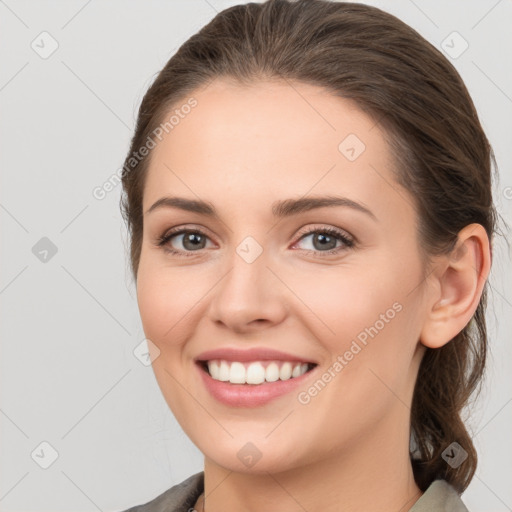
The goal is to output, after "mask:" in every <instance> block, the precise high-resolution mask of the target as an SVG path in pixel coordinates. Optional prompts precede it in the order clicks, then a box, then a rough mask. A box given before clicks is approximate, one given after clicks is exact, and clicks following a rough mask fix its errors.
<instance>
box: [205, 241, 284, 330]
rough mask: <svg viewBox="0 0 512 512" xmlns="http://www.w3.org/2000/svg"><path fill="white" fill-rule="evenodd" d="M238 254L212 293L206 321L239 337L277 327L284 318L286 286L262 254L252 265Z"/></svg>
mask: <svg viewBox="0 0 512 512" xmlns="http://www.w3.org/2000/svg"><path fill="white" fill-rule="evenodd" d="M240 254H243V253H240ZM240 254H239V253H237V252H236V251H234V253H233V255H232V257H231V259H230V261H229V269H228V270H227V272H225V273H224V274H223V276H222V277H221V279H220V281H219V282H218V283H217V284H216V285H215V286H214V288H213V289H212V291H211V293H212V296H211V300H210V304H209V309H208V312H207V315H208V317H209V318H210V320H212V321H213V322H214V323H216V324H217V325H218V326H220V327H223V328H225V329H227V330H231V331H233V332H236V333H239V334H241V333H246V332H251V331H259V330H263V329H267V328H269V327H271V326H274V325H277V324H279V323H280V322H282V321H283V319H284V318H285V316H286V314H287V302H286V301H287V296H286V290H287V288H286V286H285V285H284V284H283V283H282V281H281V280H280V279H279V278H278V277H277V276H276V272H275V270H272V268H270V267H271V266H272V263H271V262H270V261H268V258H267V254H266V252H265V251H263V252H262V253H261V254H260V255H259V256H258V257H257V258H256V259H255V260H254V261H251V260H250V259H247V258H246V257H245V255H244V256H240Z"/></svg>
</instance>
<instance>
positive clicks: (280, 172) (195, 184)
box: [143, 80, 399, 211]
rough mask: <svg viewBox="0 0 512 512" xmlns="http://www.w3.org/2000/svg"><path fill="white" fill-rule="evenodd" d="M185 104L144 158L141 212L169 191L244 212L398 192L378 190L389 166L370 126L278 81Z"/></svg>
mask: <svg viewBox="0 0 512 512" xmlns="http://www.w3.org/2000/svg"><path fill="white" fill-rule="evenodd" d="M191 97H192V98H193V99H194V100H195V106H194V107H192V108H190V109H183V111H184V112H185V110H186V112H188V113H186V114H185V113H182V115H181V116H179V122H178V123H177V124H175V125H174V127H173V128H172V130H169V133H167V134H165V135H164V137H163V139H162V141H161V142H158V144H157V146H156V147H155V148H154V149H153V154H152V159H151V165H150V168H149V173H148V176H147V180H146V184H145V191H144V204H143V209H144V211H146V210H147V208H148V207H149V206H150V205H151V204H153V202H154V201H156V200H157V199H159V197H161V196H162V195H163V194H165V193H171V192H172V193H173V194H176V195H182V196H183V195H186V196H189V197H194V195H195V196H199V197H201V198H202V199H207V200H211V201H212V202H214V203H216V202H217V201H216V198H215V196H219V197H222V199H223V200H224V202H226V201H227V200H228V197H227V196H228V195H229V194H230V193H232V195H233V196H236V201H238V203H239V204H240V203H244V201H245V204H247V205H250V204H261V201H265V202H267V199H268V203H270V202H272V200H275V199H281V198H284V197H286V198H287V197H291V196H303V195H305V194H307V193H308V192H315V193H317V192H318V193H320V192H326V191H327V192H333V191H334V190H335V189H336V190H337V191H338V192H340V193H345V194H344V195H349V192H350V193H352V196H353V198H354V199H360V200H361V201H363V202H368V201H370V202H375V201H376V200H377V196H380V199H379V200H380V202H381V203H383V204H384V203H386V202H388V203H389V201H390V200H391V199H392V198H391V196H394V197H393V199H397V198H398V197H399V196H398V197H397V192H396V190H393V187H398V184H396V185H393V186H391V187H390V186H389V185H388V186H387V188H388V189H389V190H385V189H386V184H385V183H386V181H387V182H388V183H389V182H393V179H394V178H393V176H392V167H393V165H394V163H393V159H392V157H391V155H390V153H389V148H388V146H387V143H386V142H385V140H384V137H383V135H382V132H381V131H380V129H379V126H378V125H377V124H376V122H375V120H374V119H373V118H371V117H369V116H368V115H366V114H365V113H363V112H362V111H361V110H360V109H359V108H358V107H357V105H356V104H355V103H354V102H352V101H350V100H347V99H344V98H340V97H337V96H335V95H333V94H332V93H331V92H329V91H327V90H325V89H324V88H321V87H318V86H314V85H310V84H304V83H297V82H285V81H280V82H275V81H274V82H260V83H257V84H256V83H255V84H253V85H251V86H241V85H238V84H236V83H233V82H231V81H227V80H216V81H214V82H212V83H211V84H210V85H208V86H207V87H206V88H202V89H199V90H197V91H196V92H194V93H193V94H191ZM187 100H189V98H185V99H184V100H182V102H181V103H180V104H177V105H175V106H174V107H173V109H172V111H173V112H174V111H175V110H176V109H178V111H179V110H180V105H185V104H186V102H187ZM167 117H168V116H167ZM167 117H166V118H167Z"/></svg>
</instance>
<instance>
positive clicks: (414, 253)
mask: <svg viewBox="0 0 512 512" xmlns="http://www.w3.org/2000/svg"><path fill="white" fill-rule="evenodd" d="M193 96H194V98H195V99H196V100H197V102H198V103H197V106H196V107H195V108H194V109H193V110H192V111H191V112H190V114H188V115H187V116H185V117H184V119H181V120H180V122H179V124H178V125H177V126H175V127H174V129H173V130H172V131H170V132H169V134H168V135H166V136H165V137H164V138H163V140H162V141H161V142H160V143H159V144H158V145H157V146H156V148H155V149H154V150H153V154H152V160H151V165H150V168H149V174H148V177H147V181H146V186H145V190H144V198H143V211H144V212H146V211H147V210H148V208H149V207H150V206H151V205H152V204H153V203H154V202H155V201H156V200H158V199H160V198H161V197H162V196H165V195H175V196H182V197H186V198H190V199H202V200H205V201H208V202H210V203H211V204H213V205H214V206H215V208H216V209H217V210H218V212H219V215H220V220H216V219H211V218H208V217H205V216H203V215H200V214H197V213H191V212H185V211H181V210H179V209H174V208H161V209H156V210H154V211H152V212H150V213H148V214H145V216H144V238H143V244H142V252H141V259H140V266H139V271H138V275H137V300H138V305H139V309H140V314H141V319H142V323H143V327H144V331H145V334H146V337H147V338H148V339H149V340H151V342H152V343H153V344H154V347H153V349H152V350H153V353H154V355H155V356H156V355H158V357H156V358H155V359H154V361H153V369H154V372H155V375H156V378H157V381H158V383H159V386H160V388H161V390H162V393H163V396H164V397H165V400H166V401H167V403H168V405H169V407H170V408H171V410H172V412H173V414H174V415H175V416H176V418H177V420H178V422H179V423H180V425H181V426H182V428H183V430H184V431H185V432H186V434H187V435H188V436H189V437H190V439H191V440H192V442H193V443H194V444H195V445H196V446H197V447H198V448H199V449H200V450H201V452H202V453H203V454H204V456H205V491H206V506H205V510H207V511H208V512H218V511H221V510H222V511H224V512H231V511H235V510H236V511H239V510H246V511H261V510H266V511H269V512H273V511H278V510H279V511H280V512H291V511H297V510H307V511H309V512H313V511H323V512H325V511H329V512H331V511H339V510H341V509H343V510H344V511H356V510H357V511H360V510H366V511H382V512H384V511H394V512H396V511H398V510H400V511H407V510H409V509H410V508H411V507H412V505H413V504H414V503H415V502H416V501H417V500H418V498H419V497H420V496H421V491H420V490H419V489H418V487H417V486H416V484H415V482H414V478H413V474H412V468H411V465H410V460H409V435H410V426H409V421H410V404H411V400H412V395H413V388H414V383H415V379H416V375H417V372H418V368H419V364H420V362H421V357H422V355H423V353H424V351H425V347H426V346H429V347H432V348H437V347H440V346H442V345H444V344H445V343H447V342H449V341H450V339H451V338H452V337H453V336H454V335H455V334H457V333H458V332H460V330H462V328H463V327H464V326H465V325H466V324H467V323H468V322H469V321H470V319H471V316H472V315H473V313H474V311H475V309H476V307H477V305H478V300H479V298H480V295H481V292H482V287H483V285H484V282H485V279H486V278H487V275H488V272H489V266H490V254H489V241H488V239H487V236H486V234H485V230H484V229H483V227H482V226H480V225H478V224H472V225H470V226H467V227H466V228H464V230H462V231H461V233H460V234H459V240H460V246H461V249H460V250H459V251H458V252H457V253H456V254H455V256H454V257H452V258H449V257H448V256H443V257H438V258H437V259H436V260H434V266H433V267H432V272H431V273H430V274H429V275H428V278H427V279H424V278H423V275H424V274H423V272H424V269H423V267H422V263H421V261H422V260H421V258H420V246H419V242H418V239H417V234H416V226H417V217H416V213H415V210H414V206H413V205H414V199H413V198H412V197H411V196H410V195H409V194H408V192H407V191H405V190H404V189H403V188H401V187H400V185H399V184H397V183H396V181H395V180H394V177H393V172H392V169H393V166H394V162H393V159H392V157H391V155H390V153H389V150H388V147H387V145H386V142H385V141H384V138H383V134H382V132H381V131H380V127H379V125H378V124H376V123H375V121H374V120H373V119H371V118H370V117H368V116H367V115H366V114H364V113H363V112H362V111H361V110H359V109H358V108H357V106H356V105H355V104H353V103H352V102H350V101H348V100H345V99H340V98H337V97H335V96H333V95H331V94H330V93H329V92H327V91H325V90H323V89H321V88H318V87H316V86H312V85H307V84H299V83H293V84H292V83H286V82H258V83H255V84H254V85H252V86H250V87H242V86H240V85H235V84H233V83H231V82H228V81H226V80H216V81H215V82H213V83H212V84H210V85H209V86H208V87H207V88H203V89H200V90H198V91H196V92H195V93H194V94H193ZM349 134H355V135H356V136H357V137H358V138H359V139H360V140H361V141H363V143H364V144H365V150H364V151H363V152H362V153H361V154H360V155H359V156H358V158H356V159H355V160H354V161H350V160H349V159H347V158H346V156H345V155H344V154H343V153H342V152H340V150H339V149H338V146H339V144H340V142H342V141H343V140H344V139H345V137H347V135H349ZM313 195H314V196H317V195H318V196H324V195H340V196H344V197H347V198H350V199H352V200H354V201H357V202H359V203H361V204H363V205H365V206H366V207H367V208H368V209H370V210H371V211H372V212H373V214H374V215H375V217H376V220H374V219H372V218H371V217H370V216H368V215H365V214H364V213H362V212H358V211H356V210H353V209H351V208H348V207H339V206H337V207H324V208H321V209H316V210H312V211H309V212H304V213H300V214H298V215H295V216H292V217H290V218H284V219H277V218H274V217H273V216H272V212H271V205H272V203H273V202H274V201H277V200H282V199H289V198H293V199H298V198H301V197H303V196H307V197H309V196H313ZM178 226H183V227H186V228H188V229H194V228H195V229H200V230H201V231H203V232H204V233H205V235H206V241H205V244H203V246H204V248H201V247H203V246H200V249H199V250H198V251H196V252H194V249H193V248H192V249H191V248H190V247H192V246H191V245H184V237H183V235H177V236H175V237H174V238H173V239H172V241H169V242H168V244H167V245H168V246H172V248H174V249H176V250H180V251H182V252H183V253H185V252H187V251H188V254H190V253H193V254H192V256H191V257H186V256H182V257H180V256H177V255H173V254H170V253H167V252H165V250H164V249H163V248H162V247H158V246H157V239H158V237H160V236H162V235H164V234H165V233H166V232H168V231H169V230H170V229H171V228H173V227H178ZM328 227H334V228H339V229H340V230H342V231H344V232H346V233H347V234H348V235H349V236H351V237H353V238H355V239H356V244H355V246H354V247H346V246H345V245H344V243H343V242H342V241H341V240H340V241H338V242H336V247H339V248H340V250H339V252H338V253H337V254H335V255H333V254H331V255H325V251H326V249H323V248H322V247H323V246H322V245H321V244H320V243H316V244H315V241H314V240H315V234H310V235H307V236H305V237H303V238H302V239H301V233H302V232H303V231H304V230H303V228H311V229H313V228H318V230H317V232H318V231H319V232H320V233H321V232H322V231H321V230H322V229H323V228H324V229H325V228H328ZM247 236H251V237H253V238H254V239H255V240H256V241H257V243H258V244H259V245H260V246H261V248H262V249H263V252H262V253H261V255H260V256H259V257H258V258H256V260H255V261H254V262H252V263H247V261H245V260H244V259H243V258H241V257H240V256H239V254H237V252H236V249H237V247H238V246H239V244H240V243H241V242H242V241H243V240H244V239H245V237H247ZM335 240H336V239H335ZM332 247H334V244H333V245H329V247H328V248H332ZM328 248H327V249H328ZM397 303H398V304H399V305H400V306H401V310H400V311H399V312H396V314H395V315H394V317H393V318H392V319H391V320H389V321H388V322H385V324H384V327H383V328H381V329H379V331H378V334H376V335H374V337H373V338H370V337H369V338H368V342H367V345H366V346H363V347H364V348H363V349H362V350H360V351H359V352H358V353H357V354H356V355H354V357H353V359H352V360H351V361H349V362H348V364H346V366H344V368H343V369H342V370H341V371H338V372H337V373H336V376H335V377H334V378H332V380H331V381H330V382H329V383H328V384H327V385H326V386H325V387H324V388H323V389H322V390H321V391H320V392H319V393H318V394H317V395H316V396H314V397H312V398H311V400H310V402H309V403H307V404H302V403H300V402H299V401H298V400H297V393H298V392H299V391H307V390H308V388H309V387H311V386H312V384H314V382H315V381H316V380H317V379H318V378H320V377H321V374H322V373H324V372H325V371H327V369H328V368H329V367H332V364H333V363H334V361H335V360H336V358H337V357H338V356H339V355H343V354H344V353H345V352H346V351H347V350H349V348H350V346H351V343H352V342H353V340H354V339H356V337H357V335H358V334H360V333H361V332H362V331H364V330H365V328H369V327H370V326H374V325H376V321H377V320H379V319H380V318H381V316H380V315H381V314H385V312H386V311H387V310H389V309H390V308H391V309H392V306H393V304H397ZM379 325H380V324H379ZM360 345H361V344H360ZM155 347H157V348H158V351H159V352H158V351H157V350H156V348H155ZM219 347H233V348H242V349H245V348H250V347H272V348H276V349H278V350H282V351H285V352H289V353H292V354H296V355H299V356H302V357H304V358H306V359H307V360H312V361H317V362H318V363H319V367H318V368H317V369H316V370H315V374H314V375H315V377H314V378H313V376H312V375H311V376H310V377H309V379H308V380H306V382H305V384H304V385H303V386H301V388H300V389H299V390H298V392H297V393H296V392H292V393H289V394H286V395H284V396H282V397H280V398H278V399H276V400H274V401H273V402H271V403H269V404H267V405H264V406H261V407H257V408H233V407H228V406H226V405H223V404H221V403H219V402H217V401H216V400H215V399H214V398H213V397H211V396H210V394H209V393H208V391H207V389H206V388H205V387H204V385H203V382H202V380H201V378H200V374H199V372H198V370H197V368H196V365H195V363H194V358H195V357H197V356H198V355H199V354H200V353H201V352H203V351H205V350H209V349H212V348H219ZM150 349H151V346H150ZM247 442H251V443H253V444H254V445H255V446H256V447H257V449H258V450H259V452H261V458H260V459H259V461H258V462H257V463H256V464H255V465H253V466H251V467H247V466H245V465H244V464H243V463H242V462H241V461H240V459H239V458H238V456H237V453H238V452H239V451H240V450H241V449H242V447H243V446H244V445H245V444H246V443H247ZM201 506H202V503H201V502H200V500H199V501H198V503H197V504H196V508H197V509H198V510H201Z"/></svg>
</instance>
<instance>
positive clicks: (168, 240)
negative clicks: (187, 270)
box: [157, 228, 208, 257]
mask: <svg viewBox="0 0 512 512" xmlns="http://www.w3.org/2000/svg"><path fill="white" fill-rule="evenodd" d="M180 237H181V240H179V241H178V242H177V243H178V244H179V245H182V247H184V248H185V250H182V249H176V248H174V247H173V246H172V240H173V239H174V238H176V239H179V238H180ZM207 239H208V236H207V235H206V234H205V233H204V232H203V231H201V230H200V229H185V228H181V229H180V228H176V229H174V230H171V231H167V232H166V233H165V234H164V235H162V236H161V237H159V238H158V239H157V245H158V246H159V247H162V248H163V249H164V250H165V251H166V252H168V253H171V254H175V255H178V256H185V257H187V256H194V254H193V253H194V252H197V251H200V250H202V249H204V248H205V243H206V240H207Z"/></svg>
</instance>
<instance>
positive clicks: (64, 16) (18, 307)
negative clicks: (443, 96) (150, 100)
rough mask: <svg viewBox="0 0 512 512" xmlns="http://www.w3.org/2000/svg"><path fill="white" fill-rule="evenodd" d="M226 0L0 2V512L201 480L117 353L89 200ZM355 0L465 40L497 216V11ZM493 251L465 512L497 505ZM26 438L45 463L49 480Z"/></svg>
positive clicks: (504, 75)
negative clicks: (172, 69)
mask: <svg viewBox="0 0 512 512" xmlns="http://www.w3.org/2000/svg"><path fill="white" fill-rule="evenodd" d="M235 3H239V2H235V1H215V0H208V1H207V0H194V1H192V0H187V1H151V2H144V1H142V0H139V1H127V0H112V1H109V2H106V1H103V2H101V1H99V0H92V1H91V0H89V1H61V2H57V1H31V2H28V1H21V0H5V1H1V0H0V20H1V29H0V48H1V54H0V57H1V62H0V104H1V108H2V110H1V116H0V130H1V140H2V149H1V153H0V158H1V160H0V162H1V172H2V174H1V180H2V182H1V187H0V221H1V253H0V257H1V264H0V269H1V274H0V304H1V308H2V322H1V339H2V352H1V357H0V364H1V368H0V369H1V410H0V425H1V429H2V430H1V432H2V436H1V450H2V453H1V456H0V471H1V473H0V476H1V478H0V510H1V511H5V512H14V511H38V512H39V511H41V512H42V511H52V512H58V511H66V512H69V511H80V512H85V511H95V510H101V511H119V510H123V509H124V508H128V507H129V506H133V505H135V504H140V503H143V502H146V501H148V500H150V499H152V498H154V497H155V496H157V495H158V494H159V493H161V492H163V491H164V490H165V489H167V488H169V487H170V486H171V485H173V484H175V483H178V482H181V481H182V480H184V479H185V478H187V477H188V476H189V475H191V474H192V473H195V472H197V471H201V470H202V455H201V453H200V452H199V451H198V450H197V448H196V447H195V446H194V445H193V444H192V443H191V442H190V441H189V439H188V438H187V437H186V435H185V434H184V433H183V431H182V430H181V428H180V427H179V425H178V424H177V422H176V420H175V419H174V417H173V416H172V414H171V412H170V411H169V410H168V407H167V405H166V403H165V402H164V399H163V397H162V395H161V393H160V390H159V388H158V386H157V383H156V380H155V378H154V375H153V372H152V369H151V367H150V366H144V365H143V364H142V363H141V362H140V361H139V359H137V358H136V357H135V356H134V353H133V351H134V349H135V348H136V347H137V346H138V345H139V344H140V343H141V342H142V341H143V339H144V333H143V330H142V326H141V323H140V318H139V314H138V309H137V303H136V296H135V287H134V285H133V283H132V282H131V278H130V274H129V271H128V253H127V247H128V246H127V238H126V235H125V226H124V224H123V221H122V218H121V214H120V212H119V207H118V203H119V197H120V189H121V187H120V185H117V186H114V187H113V190H111V191H110V192H108V193H106V194H105V197H104V198H103V199H97V198H95V196H94V195H93V191H94V190H95V189H96V188H97V187H103V186H104V184H105V183H107V182H109V181H111V182H115V177H116V172H117V171H118V169H119V168H120V166H121V165H122V163H123V159H124V156H125V154H126V152H127V150H128V143H129V140H130V137H131V135H132V130H133V127H134V121H135V113H136V109H137V108H138V106H139V103H140V100H141V98H142V96H143V94H144V92H145V90H146V89H147V87H148V85H149V83H150V82H151V80H152V78H153V77H154V76H155V74H156V73H157V72H158V71H159V70H160V69H161V68H162V67H163V65H164V64H165V62H166V61H167V60H168V59H169V58H170V56H171V55H172V54H173V52H174V51H175V50H176V49H177V47H178V46H179V45H180V44H181V43H182V42H184V41H185V40H186V39H187V38H188V37H190V36H191V35H192V34H193V33H195V32H196V31H197V30H199V29H200V28H201V27H202V26H203V25H204V24H205V23H207V22H208V21H209V20H210V19H211V18H212V17H213V16H214V15H215V14H216V12H218V11H220V10H222V9H223V8H225V7H228V6H230V5H234V4H235ZM368 3H371V4H372V5H376V6H378V7H381V8H383V9H384V10H387V11H389V12H391V13H393V14H395V15H397V16H398V17H400V18H401V19H403V20H404V21H405V22H406V23H408V24H410V25H411V26H413V27H414V28H415V29H416V30H418V31H419V32H420V33H421V34H422V35H423V36H424V37H426V38H427V39H428V40H429V41H431V42H432V43H433V44H434V45H436V46H437V47H441V44H442V41H443V40H445V39H446V38H447V37H448V36H450V34H452V32H453V31H456V32H458V33H459V34H460V35H461V36H462V37H463V38H464V40H466V41H467V43H468V44H469V47H468V48H467V50H466V51H465V52H464V53H462V54H461V55H460V56H458V57H457V58H455V59H454V58H452V57H449V58H451V59H452V62H453V63H454V64H455V66H456V67H457V69H458V70H459V72H460V73H461V75H462V77H463V79H464V81H465V82H466V84H467V86H468V88H469V90H470V93H471V94H472V96H473V98H474V101H475V104H476V106H477V109H478V112H479V115H480V118H481V120H482V123H483V126H484V129H485V130H486V132H487V135H488V137H489V138H490V140H491V143H492V145H493V147H494V149H495V152H496V156H497V159H498V165H499V170H500V175H501V178H500V182H499V183H496V184H495V197H496V203H497V206H498V208H499V210H500V212H501V214H502V215H503V217H504V218H506V219H507V221H508V222H510V221H511V218H512V215H511V212H512V174H511V163H512V162H511V154H510V145H511V142H512V141H511V132H512V115H511V114H512V73H511V69H512V62H511V54H512V52H511V50H512V32H511V31H510V27H511V26H512V23H511V21H512V2H511V1H510V0H501V1H497V0H485V1H484V0H478V1H477V0H473V1H465V0H464V1H462V0H459V1H451V2H446V1H444V0H436V1H426V0H421V1H420V0H415V1H412V0H400V1H387V2H386V1H371V2H368ZM43 31H46V32H48V33H49V34H50V36H47V35H42V36H41V35H40V34H41V32H43ZM450 37H451V38H453V37H454V36H453V35H452V36H450ZM455 37H456V38H457V37H458V36H455ZM451 40H453V39H448V40H447V41H448V42H450V41H451ZM53 41H56V42H57V44H58V48H57V49H56V51H55V52H54V53H53V54H52V55H50V56H48V55H44V53H45V52H49V51H50V50H51V45H52V44H55V43H54V42H53ZM453 41H454V42H453V43H450V44H451V46H453V47H454V48H455V50H460V49H461V48H462V46H460V45H461V44H463V41H462V40H461V39H460V38H459V39H455V40H453ZM31 45H32V46H33V47H34V48H33V47H32V46H31ZM455 50H454V51H455ZM41 54H43V56H41ZM43 57H46V58H43ZM107 187H108V185H107ZM104 190H105V189H104ZM44 237H46V238H47V239H49V240H50V241H51V243H52V244H53V245H54V246H55V247H56V249H57V252H56V253H55V254H54V255H53V254H52V252H51V249H49V242H48V240H43V241H41V239H42V238H44ZM496 243H497V245H496V249H495V253H496V254H495V260H494V263H493V265H494V266H493V269H492V273H491V279H490V283H491V286H492V291H491V295H490V308H489V313H488V322H489V333H490V340H491V359H490V361H489V364H490V366H489V374H488V380H487V385H486V390H485V393H484V395H483V396H482V398H481V399H480V400H479V401H478V404H477V406H476V407H475V408H473V410H472V411H473V415H472V420H471V425H472V428H473V432H474V438H475V443H476V446H477V449H478V452H479V455H480V463H479V467H478V471H477V473H476V475H475V477H474V479H473V481H472V483H471V484H470V486H469V488H468V489H467V491H466V492H465V493H464V495H463V500H464V502H465V503H466V505H467V506H468V508H469V509H470V510H471V511H472V512H477V511H481V512H483V511H485V512H489V511H496V512H498V511H500V512H501V511H507V510H512V488H511V485H510V482H511V476H512V453H511V452H512V441H511V434H510V432H512V429H511V426H512V403H511V400H512V382H511V379H510V375H511V372H512V348H511V347H512V345H511V343H510V332H512V322H511V317H512V294H511V291H510V290H511V288H512V287H511V284H512V279H511V272H510V253H509V251H508V248H507V247H506V245H505V244H504V243H503V241H502V240H499V239H498V240H497V242H496ZM34 247H35V249H34ZM45 250H49V252H48V253H45V252H44V251H45ZM41 258H43V259H44V258H46V261H41ZM42 442H47V443H49V444H50V445H51V447H53V449H54V450H56V452H57V453H58V458H57V459H56V460H55V461H54V462H53V464H51V465H50V467H48V469H43V468H42V467H40V465H41V464H43V465H44V464H48V463H49V462H51V456H52V448H50V447H48V446H47V445H41V443H42Z"/></svg>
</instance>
